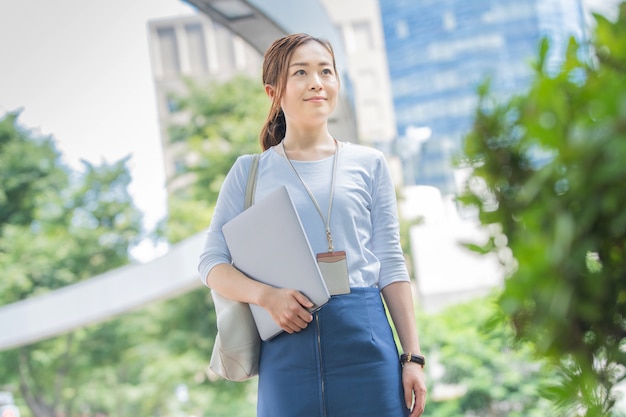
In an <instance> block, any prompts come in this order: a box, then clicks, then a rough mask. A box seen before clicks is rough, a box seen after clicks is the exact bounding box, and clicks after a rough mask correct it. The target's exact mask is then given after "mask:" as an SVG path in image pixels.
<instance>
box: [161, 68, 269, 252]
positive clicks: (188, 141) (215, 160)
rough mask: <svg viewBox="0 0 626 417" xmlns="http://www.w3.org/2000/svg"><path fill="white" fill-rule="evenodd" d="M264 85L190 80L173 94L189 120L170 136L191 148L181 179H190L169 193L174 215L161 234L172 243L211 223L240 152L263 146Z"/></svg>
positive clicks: (237, 79)
mask: <svg viewBox="0 0 626 417" xmlns="http://www.w3.org/2000/svg"><path fill="white" fill-rule="evenodd" d="M262 87H263V86H262V85H261V83H259V82H258V81H256V80H252V79H249V78H246V77H242V76H239V77H235V78H233V79H232V80H230V81H228V82H226V83H223V84H217V83H210V84H208V85H200V84H197V83H195V82H193V81H187V90H188V92H189V93H188V94H187V95H184V96H176V97H173V100H174V101H175V102H176V108H177V109H179V111H180V112H181V113H184V114H186V115H187V117H186V119H187V120H188V122H187V123H184V124H175V125H172V126H170V128H169V131H170V138H171V141H172V142H184V144H185V145H184V146H185V148H186V149H187V152H188V155H187V157H186V158H185V165H184V167H182V170H181V172H180V174H179V175H178V177H177V178H176V179H178V178H180V177H185V176H186V177H189V178H190V179H191V180H190V181H189V183H188V186H185V187H180V188H178V189H175V190H173V192H172V193H171V194H170V196H169V197H168V213H169V215H168V218H167V223H166V224H164V225H162V226H161V234H163V235H165V236H166V237H167V238H168V241H169V242H170V243H175V242H178V241H180V240H182V239H184V238H186V237H189V236H191V235H192V234H193V233H197V232H198V231H200V230H202V229H203V228H205V227H207V226H208V224H209V222H210V218H211V214H212V208H213V206H214V205H215V202H216V201H217V195H218V193H219V190H220V188H221V186H222V182H223V181H224V178H225V177H226V174H227V173H228V171H229V169H230V167H231V166H232V165H233V163H234V162H235V160H236V159H237V157H238V156H240V155H243V154H247V153H256V152H260V150H261V148H260V145H259V132H260V131H261V127H262V125H263V121H264V120H265V117H266V114H267V111H268V108H269V99H268V98H267V96H266V95H265V92H264V91H263V88H262Z"/></svg>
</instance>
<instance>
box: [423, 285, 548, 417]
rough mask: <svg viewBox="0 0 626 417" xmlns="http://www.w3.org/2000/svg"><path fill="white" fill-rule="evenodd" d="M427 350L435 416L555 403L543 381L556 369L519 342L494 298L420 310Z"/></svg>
mask: <svg viewBox="0 0 626 417" xmlns="http://www.w3.org/2000/svg"><path fill="white" fill-rule="evenodd" d="M418 322H419V323H420V325H419V330H420V339H421V341H422V342H421V343H422V345H423V346H422V350H423V351H424V352H429V353H428V358H429V361H428V366H427V368H426V371H427V372H428V383H429V385H430V387H429V400H428V405H427V412H428V414H429V415H433V416H437V417H464V416H467V417H470V416H477V417H478V416H480V417H545V416H549V415H552V414H551V404H550V403H549V402H548V401H547V400H545V399H542V398H541V396H540V391H541V389H542V387H543V386H545V385H546V384H549V383H551V382H553V381H554V380H555V379H556V378H555V373H554V371H553V370H551V369H550V368H549V366H547V364H546V363H542V362H540V361H538V360H537V359H536V358H535V357H534V356H533V354H534V351H533V347H532V344H529V343H515V342H514V333H513V329H512V327H511V326H510V325H509V324H508V323H507V321H506V320H505V318H504V317H503V316H502V314H500V313H499V312H498V309H497V306H496V304H495V300H494V298H492V297H490V298H478V299H475V300H473V301H471V302H468V303H464V304H458V305H454V306H451V307H448V308H447V309H445V310H443V311H442V312H440V313H437V314H431V315H426V314H425V313H419V314H418Z"/></svg>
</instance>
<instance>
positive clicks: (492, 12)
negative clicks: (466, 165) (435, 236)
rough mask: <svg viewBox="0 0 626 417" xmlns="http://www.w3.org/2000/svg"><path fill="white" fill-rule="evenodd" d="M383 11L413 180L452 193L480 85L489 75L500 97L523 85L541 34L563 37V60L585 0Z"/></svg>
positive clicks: (393, 0)
mask: <svg viewBox="0 0 626 417" xmlns="http://www.w3.org/2000/svg"><path fill="white" fill-rule="evenodd" d="M380 10H381V17H382V22H383V30H384V36H385V43H386V49H387V59H388V64H389V74H390V77H391V85H392V90H393V91H392V94H393V102H394V109H395V114H396V123H397V129H398V135H399V138H398V139H397V140H396V142H395V149H394V151H395V153H396V154H397V155H398V156H400V157H401V158H402V159H403V164H404V168H405V178H404V180H405V183H406V184H407V185H411V184H426V185H433V186H436V187H438V188H439V189H440V190H441V192H442V193H444V194H448V193H455V192H456V186H455V180H454V171H453V169H452V164H451V159H452V156H453V155H454V153H455V152H457V151H458V150H459V149H460V145H461V141H462V138H463V136H464V135H465V134H466V133H467V131H468V130H469V128H470V127H471V123H472V118H473V114H474V110H475V106H476V103H477V94H476V87H477V85H478V84H480V83H481V82H482V81H483V80H484V79H485V77H487V76H489V77H490V78H491V83H492V90H493V92H494V93H495V94H497V95H498V96H507V95H510V94H512V93H515V92H516V91H520V90H523V89H524V88H526V87H527V86H528V85H529V81H530V79H531V77H532V70H531V68H530V62H531V60H532V59H533V58H534V57H535V56H536V55H537V51H538V45H539V41H540V39H541V38H542V37H543V36H548V38H549V39H550V40H551V41H552V42H553V43H555V45H556V47H555V48H554V49H553V53H552V54H551V56H550V63H551V65H552V66H557V65H558V61H559V59H560V57H561V56H562V53H563V47H562V45H564V44H565V43H566V40H567V39H568V38H569V36H570V35H573V36H576V37H577V38H579V39H580V38H581V37H582V33H583V28H584V20H583V15H582V5H581V3H580V0H471V1H466V0H380ZM415 128H421V129H417V130H416V129H415ZM415 132H418V133H419V134H418V135H416V134H415ZM426 139H427V140H426ZM418 143H421V146H419V145H418Z"/></svg>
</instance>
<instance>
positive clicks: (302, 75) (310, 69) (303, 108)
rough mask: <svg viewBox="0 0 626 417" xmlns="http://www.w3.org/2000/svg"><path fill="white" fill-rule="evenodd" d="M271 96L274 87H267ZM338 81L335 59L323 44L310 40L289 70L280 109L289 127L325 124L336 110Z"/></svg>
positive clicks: (294, 54) (299, 52) (297, 49)
mask: <svg viewBox="0 0 626 417" xmlns="http://www.w3.org/2000/svg"><path fill="white" fill-rule="evenodd" d="M266 90H267V93H268V94H269V95H270V96H272V95H273V88H272V87H270V86H267V87H266ZM338 93H339V80H338V78H337V74H335V70H334V66H333V57H332V55H331V54H330V52H329V51H328V50H327V49H326V48H325V47H324V46H323V45H321V44H319V43H318V42H315V41H309V42H306V43H304V44H302V45H300V46H299V47H298V48H296V49H295V51H294V52H293V55H292V56H291V59H290V61H289V66H288V68H287V82H286V85H285V89H284V94H283V97H282V99H281V107H282V109H283V112H284V114H285V119H286V121H287V124H288V125H289V124H290V123H296V124H299V125H301V126H302V127H307V126H315V125H319V124H321V123H326V121H327V120H328V117H329V116H330V114H331V113H332V111H333V110H334V109H335V106H336V104H337V95H338Z"/></svg>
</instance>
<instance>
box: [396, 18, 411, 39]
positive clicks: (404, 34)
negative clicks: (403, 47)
mask: <svg viewBox="0 0 626 417" xmlns="http://www.w3.org/2000/svg"><path fill="white" fill-rule="evenodd" d="M396 36H397V37H398V39H406V38H408V37H409V24H408V23H407V22H406V20H398V22H397V23H396Z"/></svg>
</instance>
